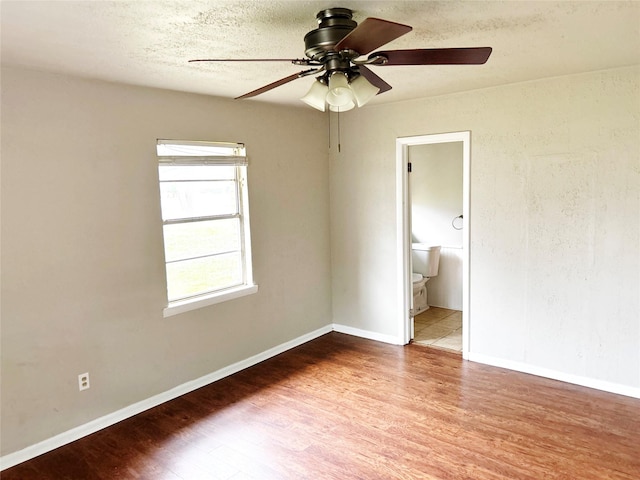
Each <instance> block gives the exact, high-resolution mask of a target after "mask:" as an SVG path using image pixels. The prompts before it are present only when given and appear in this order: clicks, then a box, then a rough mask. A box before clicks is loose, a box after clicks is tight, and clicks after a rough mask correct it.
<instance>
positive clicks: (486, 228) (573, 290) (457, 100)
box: [330, 66, 640, 396]
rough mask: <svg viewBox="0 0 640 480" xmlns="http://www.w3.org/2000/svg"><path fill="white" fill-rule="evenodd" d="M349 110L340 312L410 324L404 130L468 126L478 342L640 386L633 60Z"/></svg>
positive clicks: (336, 288) (336, 195)
mask: <svg viewBox="0 0 640 480" xmlns="http://www.w3.org/2000/svg"><path fill="white" fill-rule="evenodd" d="M340 125H341V128H342V138H343V142H342V149H341V152H338V151H337V149H335V148H334V149H333V151H332V159H331V177H330V179H331V192H330V198H331V226H332V228H331V236H332V240H331V256H332V279H333V282H332V292H333V297H332V301H333V316H334V322H336V323H341V324H344V325H348V326H350V327H352V328H357V329H360V330H362V331H367V332H373V333H375V334H377V335H387V336H389V337H392V338H400V332H401V326H400V325H399V322H398V320H397V319H398V312H399V306H398V303H399V302H398V299H397V297H396V294H395V292H397V291H398V289H399V286H398V283H399V281H400V279H401V277H400V275H399V274H398V260H397V259H398V256H397V241H398V240H397V224H398V211H399V209H398V208H397V201H396V199H397V195H398V191H397V187H398V184H397V181H396V177H397V170H396V145H395V142H396V139H397V138H398V137H407V136H415V135H424V134H430V133H444V132H456V131H471V224H470V225H469V228H470V238H471V246H470V256H471V262H470V311H469V315H470V318H469V321H470V331H469V335H470V355H471V357H472V358H473V359H477V360H481V361H484V362H487V363H489V362H492V363H495V364H502V365H506V366H509V367H510V368H518V369H520V370H525V371H531V372H536V373H544V374H545V375H548V376H554V377H555V378H561V379H569V380H571V381H575V382H582V383H583V384H585V383H587V384H590V385H598V386H600V387H602V388H607V389H613V390H616V391H625V392H628V393H629V394H635V395H638V396H640V275H639V272H640V67H639V66H632V67H627V68H619V69H612V70H604V71H598V72H590V73H584V74H577V75H571V76H564V77H558V78H551V79H543V80H538V81H532V82H527V83H519V84H512V85H504V86H499V87H495V88H490V89H484V90H477V91H472V92H466V93H459V94H454V95H446V96H441V97H435V98H425V99H422V100H416V101H407V102H399V103H395V104H390V105H375V104H374V105H369V106H367V107H365V108H362V109H359V110H354V111H353V112H350V114H349V115H343V117H342V119H341V123H340ZM363 132H364V133H363ZM344 139H348V141H347V140H344Z"/></svg>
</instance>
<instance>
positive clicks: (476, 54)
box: [369, 47, 491, 65]
mask: <svg viewBox="0 0 640 480" xmlns="http://www.w3.org/2000/svg"><path fill="white" fill-rule="evenodd" d="M489 55H491V47H472V48H425V49H417V50H388V51H386V52H374V53H372V54H371V55H369V58H370V59H372V58H375V57H378V56H380V57H386V59H387V61H386V62H385V63H380V64H379V65H482V64H483V63H485V62H486V61H487V60H488V59H489Z"/></svg>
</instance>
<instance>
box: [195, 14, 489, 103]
mask: <svg viewBox="0 0 640 480" xmlns="http://www.w3.org/2000/svg"><path fill="white" fill-rule="evenodd" d="M352 18H353V12H352V11H351V10H349V9H348V8H329V9H326V10H322V11H320V12H318V14H317V15H316V20H317V21H318V28H316V29H315V30H312V31H310V32H309V33H307V34H306V35H305V37H304V44H305V52H304V53H305V55H306V57H307V58H303V59H291V60H289V59H269V58H254V59H198V60H189V62H230V61H232V62H239V61H245V62H265V61H269V62H273V61H287V62H290V63H292V64H294V65H306V66H309V67H312V68H309V69H307V70H303V71H301V72H299V73H297V74H293V75H289V76H288V77H285V78H282V79H280V80H277V81H275V82H272V83H270V84H268V85H265V86H264V87H261V88H258V89H256V90H253V91H251V92H249V93H246V94H244V95H242V96H240V97H236V99H243V98H251V97H255V96H256V95H260V94H262V93H265V92H268V91H269V90H272V89H274V88H276V87H279V86H281V85H285V84H286V83H289V82H291V81H293V80H296V79H298V78H302V77H307V76H310V75H315V74H317V73H320V74H321V75H320V76H319V77H317V78H316V80H315V81H314V82H313V84H312V85H311V88H310V89H309V91H308V92H307V94H306V95H305V96H304V97H302V99H301V100H302V101H303V102H305V103H306V104H307V105H309V106H311V107H313V108H316V109H318V110H320V111H322V112H324V111H326V108H327V104H328V105H329V109H330V110H331V111H334V112H345V111H347V110H351V109H352V108H354V107H355V106H356V105H357V106H358V107H361V106H363V105H365V104H366V103H367V102H368V101H369V100H371V99H372V98H373V97H375V96H376V95H379V94H381V93H384V92H387V91H389V90H391V85H389V84H388V83H387V82H385V81H384V80H383V79H382V78H380V77H379V76H378V75H377V74H375V73H374V72H373V71H371V70H370V69H369V68H368V66H374V67H379V66H380V67H381V66H394V65H481V64H484V63H485V62H486V61H487V60H488V58H489V55H491V47H471V48H431V49H414V50H388V51H380V52H374V53H371V52H372V51H373V50H375V49H377V48H379V47H381V46H382V45H385V44H387V43H389V42H391V41H392V40H395V39H396V38H398V37H400V36H402V35H404V34H406V33H409V32H410V31H411V30H412V28H411V27H410V26H409V25H402V24H400V23H395V22H390V21H388V20H382V19H379V18H366V19H365V20H364V21H363V22H362V23H360V25H358V24H357V23H356V22H355V21H354V20H353V19H352ZM364 55H368V57H366V58H364V59H361V57H362V56H364Z"/></svg>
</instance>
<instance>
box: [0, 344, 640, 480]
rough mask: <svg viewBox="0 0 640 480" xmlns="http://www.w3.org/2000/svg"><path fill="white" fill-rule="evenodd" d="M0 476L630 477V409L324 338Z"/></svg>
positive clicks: (411, 351) (633, 423)
mask: <svg viewBox="0 0 640 480" xmlns="http://www.w3.org/2000/svg"><path fill="white" fill-rule="evenodd" d="M1 478H2V480H13V479H20V480H28V479H38V480H46V479H55V480H60V479H82V480H84V479H91V480H93V479H109V480H112V479H154V480H155V479H161V480H164V479H167V480H169V479H170V480H179V479H182V480H195V479H234V480H239V479H259V480H263V479H296V480H297V479H314V480H316V479H340V480H346V479H366V480H370V479H474V480H482V479H509V480H514V479H517V480H519V479H536V480H540V479H556V478H557V479H580V480H585V479H599V480H600V479H636V480H637V479H638V478H640V400H637V399H632V398H628V397H623V396H618V395H613V394H608V393H604V392H599V391H596V390H590V389H587V388H582V387H578V386H573V385H568V384H563V383H561V382H556V381H553V380H548V379H543V378H538V377H534V376H531V375H526V374H520V373H516V372H512V371H508V370H502V369H499V368H494V367H488V366H484V365H480V364H474V363H471V362H466V361H463V360H462V359H461V357H460V355H459V354H456V353H449V352H446V351H442V350H437V349H430V348H428V347H423V346H419V345H409V346H406V347H399V346H393V345H387V344H381V343H376V342H372V341H368V340H363V339H359V338H356V337H351V336H348V335H343V334H339V333H331V334H328V335H325V336H323V337H321V338H319V339H316V340H314V341H312V342H309V343H307V344H305V345H303V346H301V347H298V348H296V349H294V350H291V351H289V352H286V353H284V354H282V355H279V356H277V357H275V358H273V359H270V360H268V361H266V362H263V363H261V364H259V365H257V366H255V367H252V368H250V369H247V370H244V371H242V372H240V373H238V374H236V375H233V376H231V377H228V378H226V379H224V380H221V381H219V382H216V383H215V384H212V385H209V386H207V387H204V388H201V389H199V390H197V391H195V392H192V393H190V394H188V395H185V396H183V397H180V398H178V399H176V400H173V401H171V402H168V403H166V404H163V405H161V406H159V407H156V408H154V409H151V410H149V411H147V412H144V413H142V414H140V415H137V416H135V417H133V418H130V419H128V420H125V421H123V422H121V423H118V424H116V425H114V426H112V427H110V428H108V429H105V430H102V431H100V432H98V433H95V434H93V435H90V436H88V437H85V438H83V439H81V440H79V441H77V442H74V443H72V444H69V445H67V446H64V447H62V448H59V449H57V450H55V451H53V452H50V453H48V454H45V455H42V456H40V457H38V458H36V459H33V460H31V461H28V462H25V463H23V464H21V465H17V466H15V467H13V468H11V469H8V470H5V471H4V472H2V476H1Z"/></svg>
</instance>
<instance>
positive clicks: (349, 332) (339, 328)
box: [333, 323, 404, 345]
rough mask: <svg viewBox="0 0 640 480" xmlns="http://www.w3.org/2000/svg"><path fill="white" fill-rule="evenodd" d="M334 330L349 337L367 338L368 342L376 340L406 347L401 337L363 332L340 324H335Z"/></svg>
mask: <svg viewBox="0 0 640 480" xmlns="http://www.w3.org/2000/svg"><path fill="white" fill-rule="evenodd" d="M333 330H334V331H336V332H339V333H346V334H347V335H353V336H354V337H360V338H366V339H368V340H375V341H377V342H383V343H390V344H392V345H404V342H402V341H401V339H400V338H399V337H394V336H392V335H384V334H382V333H378V332H372V331H370V330H361V329H359V328H354V327H349V326H347V325H340V324H338V323H334V324H333Z"/></svg>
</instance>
